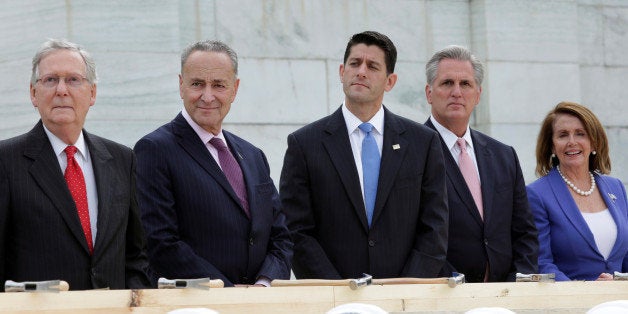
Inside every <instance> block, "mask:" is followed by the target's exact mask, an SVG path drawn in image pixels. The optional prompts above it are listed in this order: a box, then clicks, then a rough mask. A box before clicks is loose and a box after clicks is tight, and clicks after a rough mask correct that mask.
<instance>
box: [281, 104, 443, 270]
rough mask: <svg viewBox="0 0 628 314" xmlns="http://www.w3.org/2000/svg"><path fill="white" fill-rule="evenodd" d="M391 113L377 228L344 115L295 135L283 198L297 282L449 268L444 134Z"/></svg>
mask: <svg viewBox="0 0 628 314" xmlns="http://www.w3.org/2000/svg"><path fill="white" fill-rule="evenodd" d="M384 110H385V113H384V142H383V149H382V159H381V167H380V174H379V183H378V188H377V196H376V201H375V209H374V213H373V221H372V224H371V228H370V229H369V227H368V224H367V219H366V211H365V208H364V200H363V198H362V190H361V186H360V182H359V176H358V171H357V168H356V165H355V161H354V159H353V154H352V151H351V144H350V141H349V135H348V133H347V127H346V124H345V121H344V118H343V115H342V110H341V109H338V110H337V111H336V112H335V113H333V114H332V115H330V116H328V117H326V118H323V119H321V120H319V121H317V122H314V123H311V124H309V125H307V126H305V127H303V128H301V129H299V130H298V131H296V132H294V133H293V134H290V135H289V136H288V149H287V151H286V155H285V159H284V165H283V169H282V173H281V184H280V190H281V193H280V194H281V198H282V202H283V205H284V211H285V213H286V216H287V218H288V228H289V229H290V231H291V235H292V238H293V241H294V243H295V248H294V254H295V256H294V260H293V270H294V273H295V275H296V276H297V277H298V278H328V279H337V278H356V277H361V276H362V274H363V273H368V274H371V275H373V276H374V277H377V278H386V277H435V276H436V275H437V274H438V271H439V270H440V269H441V267H442V266H443V263H444V261H445V254H446V247H447V219H448V210H447V204H446V203H447V202H446V201H447V196H446V188H445V178H444V176H443V175H442V174H443V172H444V165H443V153H442V150H441V147H440V144H439V140H438V135H437V134H436V133H435V132H434V131H432V130H430V129H428V128H426V127H425V126H422V125H420V124H417V123H415V122H412V121H410V120H408V119H405V118H402V117H399V116H397V115H394V114H392V113H391V112H390V111H388V110H386V109H384Z"/></svg>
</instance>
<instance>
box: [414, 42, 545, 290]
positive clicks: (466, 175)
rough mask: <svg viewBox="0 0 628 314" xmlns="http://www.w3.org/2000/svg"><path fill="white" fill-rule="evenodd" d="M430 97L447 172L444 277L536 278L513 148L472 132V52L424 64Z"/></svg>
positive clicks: (447, 53)
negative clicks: (522, 275) (532, 275)
mask: <svg viewBox="0 0 628 314" xmlns="http://www.w3.org/2000/svg"><path fill="white" fill-rule="evenodd" d="M425 68H426V75H427V85H426V86H425V94H426V96H427V101H428V102H429V103H430V105H431V106H432V116H431V117H430V118H429V119H428V121H427V122H426V123H425V124H426V125H427V126H429V127H430V128H432V129H434V130H436V131H438V133H439V135H440V140H441V141H442V148H443V151H444V155H445V165H446V168H447V171H446V173H447V176H446V177H447V195H448V198H449V247H448V250H447V264H446V266H445V267H444V268H443V274H444V275H450V274H451V272H452V271H458V272H460V273H463V274H465V276H466V278H465V279H466V280H467V281H469V282H488V281H507V280H509V281H514V279H515V274H516V273H517V272H521V273H536V272H537V269H538V267H537V255H538V241H537V232H536V227H535V226H534V220H533V217H532V214H531V212H530V209H529V206H528V199H527V197H526V187H525V182H524V179H523V175H522V173H521V167H520V166H519V159H518V158H517V154H516V153H515V150H514V149H513V148H512V147H510V146H507V145H504V144H502V143H500V142H498V141H496V140H495V139H492V138H491V137H489V136H487V135H485V134H482V133H480V132H478V131H476V130H472V129H470V128H469V118H470V117H471V113H472V112H473V109H474V108H475V106H476V105H477V104H478V102H479V101H480V94H481V92H482V87H481V84H482V78H483V76H484V69H483V66H482V63H480V61H479V60H477V59H476V58H475V57H474V56H473V55H472V54H471V52H470V51H469V50H467V49H466V48H464V47H460V46H450V47H447V48H445V49H443V50H441V51H439V52H437V53H435V54H434V56H433V57H432V58H431V59H430V61H429V62H428V63H427V65H426V67H425Z"/></svg>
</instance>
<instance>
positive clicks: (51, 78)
mask: <svg viewBox="0 0 628 314" xmlns="http://www.w3.org/2000/svg"><path fill="white" fill-rule="evenodd" d="M61 79H63V82H65V85H67V86H69V87H79V86H81V85H83V81H85V80H87V78H85V77H82V76H80V75H68V76H58V75H55V74H50V75H45V76H42V77H41V78H39V79H38V80H37V81H35V82H41V85H43V86H44V87H46V88H54V87H57V85H59V80H61Z"/></svg>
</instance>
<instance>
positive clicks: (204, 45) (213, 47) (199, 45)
mask: <svg viewBox="0 0 628 314" xmlns="http://www.w3.org/2000/svg"><path fill="white" fill-rule="evenodd" d="M194 51H211V52H220V53H224V54H226V55H227V56H229V59H231V64H232V65H233V73H235V75H236V76H238V55H237V54H236V53H235V51H233V49H231V47H229V46H227V44H225V43H223V42H221V41H216V40H205V41H199V42H196V43H193V44H190V45H189V46H187V47H185V48H184V49H183V52H181V74H183V66H184V65H185V62H186V61H188V58H189V57H190V55H191V54H192V53H193V52H194Z"/></svg>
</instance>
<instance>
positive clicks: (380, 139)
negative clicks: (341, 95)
mask: <svg viewBox="0 0 628 314" xmlns="http://www.w3.org/2000/svg"><path fill="white" fill-rule="evenodd" d="M342 116H343V117H344V118H345V125H346V126H347V132H348V133H349V141H350V142H351V150H352V151H353V160H355V166H356V168H357V169H358V176H359V177H360V187H361V188H362V199H364V175H363V173H362V140H364V137H365V136H366V133H365V132H364V131H362V130H360V129H359V128H358V127H359V126H360V124H362V121H361V120H360V119H358V117H356V116H355V115H354V114H353V113H351V111H349V109H348V108H347V106H346V105H345V104H344V103H343V104H342ZM367 122H368V123H370V124H372V125H373V131H371V135H373V137H374V138H375V142H376V143H377V149H378V150H379V156H380V157H381V156H382V146H383V145H384V107H383V106H381V107H380V108H379V111H377V113H375V115H374V116H373V117H372V118H371V120H369V121H367Z"/></svg>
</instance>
